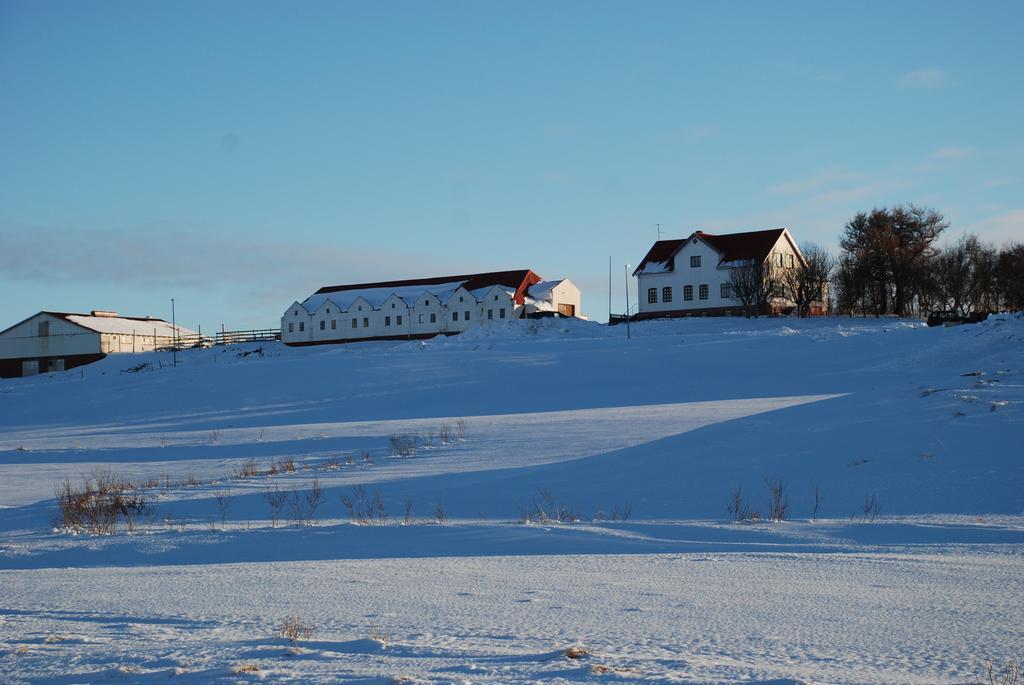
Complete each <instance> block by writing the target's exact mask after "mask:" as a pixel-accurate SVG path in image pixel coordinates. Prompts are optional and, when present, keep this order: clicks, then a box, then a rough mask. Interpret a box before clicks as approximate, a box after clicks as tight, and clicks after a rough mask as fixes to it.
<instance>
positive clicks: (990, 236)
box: [970, 209, 1024, 243]
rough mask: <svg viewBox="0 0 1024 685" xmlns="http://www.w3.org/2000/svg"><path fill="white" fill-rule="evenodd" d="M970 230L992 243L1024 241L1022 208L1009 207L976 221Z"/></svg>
mask: <svg viewBox="0 0 1024 685" xmlns="http://www.w3.org/2000/svg"><path fill="white" fill-rule="evenodd" d="M970 231H971V232H973V233H977V234H978V237H979V238H982V239H984V240H988V241H991V242H994V243H1001V242H1009V241H1015V242H1022V241H1024V209H1011V210H1010V211H1008V212H1003V213H1002V214H996V215H995V216H990V217H988V218H986V219H982V220H981V221H978V222H976V223H975V224H974V225H972V226H971V228H970Z"/></svg>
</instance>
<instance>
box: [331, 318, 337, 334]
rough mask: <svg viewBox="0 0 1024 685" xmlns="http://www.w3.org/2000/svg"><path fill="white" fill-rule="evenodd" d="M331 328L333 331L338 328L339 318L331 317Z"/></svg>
mask: <svg viewBox="0 0 1024 685" xmlns="http://www.w3.org/2000/svg"><path fill="white" fill-rule="evenodd" d="M331 330H332V331H336V330H338V320H337V319H331Z"/></svg>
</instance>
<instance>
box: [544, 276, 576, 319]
mask: <svg viewBox="0 0 1024 685" xmlns="http://www.w3.org/2000/svg"><path fill="white" fill-rule="evenodd" d="M560 304H571V305H572V306H573V312H574V313H575V315H576V316H581V315H582V312H580V289H579V288H577V287H576V284H575V283H573V282H572V281H570V280H569V279H568V278H566V279H564V280H562V282H561V283H559V284H558V285H556V286H555V287H554V288H552V289H551V305H552V307H553V308H554V310H555V311H558V305H560Z"/></svg>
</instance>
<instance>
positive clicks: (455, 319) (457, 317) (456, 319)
mask: <svg viewBox="0 0 1024 685" xmlns="http://www.w3.org/2000/svg"><path fill="white" fill-rule="evenodd" d="M458 320H459V313H458V312H452V321H458Z"/></svg>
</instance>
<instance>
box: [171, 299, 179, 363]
mask: <svg viewBox="0 0 1024 685" xmlns="http://www.w3.org/2000/svg"><path fill="white" fill-rule="evenodd" d="M171 358H172V359H173V360H174V368H178V324H177V322H176V321H175V319H174V298H173V297H172V298H171Z"/></svg>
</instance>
